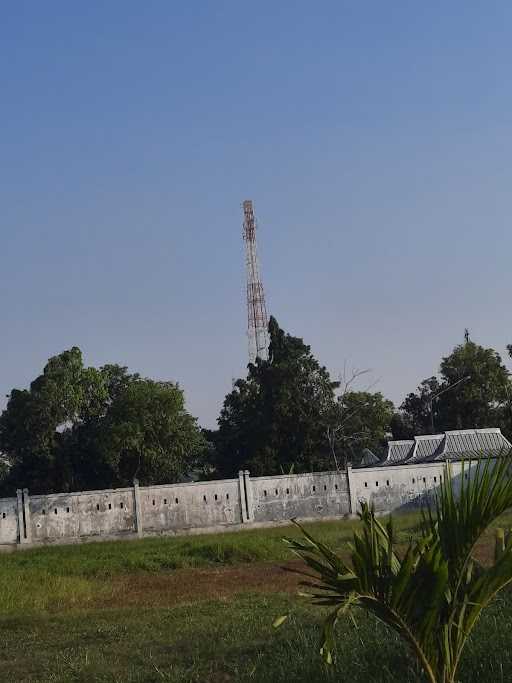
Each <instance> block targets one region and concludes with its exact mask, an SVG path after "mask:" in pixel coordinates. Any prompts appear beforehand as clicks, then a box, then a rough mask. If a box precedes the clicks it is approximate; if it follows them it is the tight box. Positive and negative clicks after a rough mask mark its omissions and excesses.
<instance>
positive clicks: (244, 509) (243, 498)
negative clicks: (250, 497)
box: [238, 470, 249, 524]
mask: <svg viewBox="0 0 512 683" xmlns="http://www.w3.org/2000/svg"><path fill="white" fill-rule="evenodd" d="M238 493H239V496H240V510H241V512H242V524H245V523H246V522H248V521H249V519H248V517H247V498H246V496H245V481H244V472H243V470H239V471H238Z"/></svg>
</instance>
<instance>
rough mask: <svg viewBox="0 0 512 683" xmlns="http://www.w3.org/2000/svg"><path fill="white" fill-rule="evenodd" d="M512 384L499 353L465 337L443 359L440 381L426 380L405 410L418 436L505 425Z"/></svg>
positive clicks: (404, 406)
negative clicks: (449, 430)
mask: <svg viewBox="0 0 512 683" xmlns="http://www.w3.org/2000/svg"><path fill="white" fill-rule="evenodd" d="M510 394H511V383H510V376H509V372H508V370H507V368H506V367H505V365H504V364H503V362H502V360H501V357H500V355H499V353H497V352H496V351H495V350H494V349H491V348H484V347H483V346H480V345H479V344H476V343H475V342H473V341H471V340H470V339H469V335H468V334H466V335H465V341H464V343H463V344H460V345H458V346H456V347H455V348H454V349H453V351H452V353H451V354H450V355H449V356H446V357H445V358H443V359H442V361H441V365H440V368H439V379H438V378H437V377H431V378H429V379H427V380H424V381H423V382H422V383H421V384H420V386H419V387H418V391H417V392H416V393H411V394H409V395H408V396H407V398H406V399H405V401H404V403H403V404H402V406H401V409H402V410H403V411H404V412H405V414H406V415H407V416H408V418H409V420H410V422H411V424H412V426H413V430H414V432H415V433H416V434H425V433H428V432H431V431H432V428H433V427H434V431H437V432H438V431H443V430H446V429H464V428H481V427H490V426H501V425H502V424H503V419H504V414H505V413H506V410H507V406H510Z"/></svg>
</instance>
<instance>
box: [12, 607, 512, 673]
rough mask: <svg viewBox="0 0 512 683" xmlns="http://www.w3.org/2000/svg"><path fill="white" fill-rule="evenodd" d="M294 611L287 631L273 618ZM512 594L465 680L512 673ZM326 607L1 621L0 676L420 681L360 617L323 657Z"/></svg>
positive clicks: (391, 641)
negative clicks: (331, 654) (326, 660)
mask: <svg viewBox="0 0 512 683" xmlns="http://www.w3.org/2000/svg"><path fill="white" fill-rule="evenodd" d="M291 608H293V609H294V617H293V619H292V620H291V622H290V623H289V624H288V625H287V626H284V627H282V628H281V629H280V630H278V631H274V630H273V629H272V628H271V622H272V620H273V618H274V617H275V616H276V615H278V614H281V613H282V612H283V611H287V610H289V609H291ZM511 614H512V596H511V595H510V594H509V595H507V596H506V597H505V598H504V599H502V600H501V601H500V602H499V603H497V604H496V605H495V606H494V607H493V608H491V609H490V610H489V611H488V613H487V614H486V616H485V618H484V619H483V620H482V621H481V623H480V624H479V627H478V628H477V630H476V631H475V634H474V637H473V639H472V642H471V643H470V646H469V647H468V649H467V653H466V657H465V659H464V662H463V666H462V671H461V681H475V682H476V681H478V683H505V681H510V680H512V653H511V652H510V648H509V645H510V631H509V624H510V616H511ZM319 616H320V615H319V614H318V613H317V612H316V611H315V612H313V611H312V610H311V608H309V607H306V606H305V605H303V604H300V603H298V601H297V600H296V599H295V598H294V597H292V596H287V595H280V594H276V595H245V596H243V597H242V598H240V599H238V600H237V601H236V602H233V603H228V602H220V601H213V602H207V603H198V604H197V605H196V606H193V607H192V606H180V607H177V608H175V609H171V610H166V609H152V610H112V611H106V610H103V611H101V610H97V611H93V612H90V611H89V612H81V611H76V612H73V613H71V614H60V615H52V616H48V615H40V616H38V617H35V618H31V619H26V618H21V617H15V618H5V619H3V620H2V622H1V626H0V627H1V635H2V638H1V646H0V680H2V681H19V682H22V681H24V682H29V681H30V682H31V683H35V682H36V681H38V682H39V681H41V682H43V681H44V682H46V681H52V682H54V683H68V682H70V683H71V682H79V681H84V682H85V681H103V682H105V683H106V682H107V681H108V682H112V683H114V682H119V683H121V682H125V681H126V682H135V681H137V682H142V681H144V682H150V681H155V682H156V681H174V682H176V683H185V682H186V683H199V682H201V683H203V682H205V681H211V682H212V683H214V682H215V683H220V682H224V683H227V682H228V681H233V682H234V681H247V682H248V683H249V682H255V683H258V682H261V683H269V682H271V681H275V682H276V683H286V682H289V681H296V682H298V683H301V682H302V683H317V682H318V683H319V682H327V681H350V682H351V683H368V682H369V681H371V682H376V681H378V682H382V683H393V682H394V681H397V680H400V681H404V682H410V683H412V682H413V681H419V680H420V679H418V678H417V675H416V672H415V668H414V664H413V662H412V661H411V659H410V658H409V656H408V655H407V653H406V652H404V650H403V648H402V646H401V644H400V643H399V642H398V641H397V639H396V637H395V636H394V634H393V633H391V632H389V631H387V630H386V629H385V628H384V627H382V626H381V625H380V624H378V623H376V622H375V621H372V620H370V619H369V618H367V617H365V616H364V615H361V617H360V619H358V629H357V630H356V629H354V628H353V626H352V625H351V624H349V622H342V623H341V624H340V627H339V629H338V655H337V661H336V665H335V666H334V667H333V668H332V669H327V668H326V667H325V665H323V664H322V662H321V660H320V657H319V655H318V632H319Z"/></svg>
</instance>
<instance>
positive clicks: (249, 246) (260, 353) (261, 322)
mask: <svg viewBox="0 0 512 683" xmlns="http://www.w3.org/2000/svg"><path fill="white" fill-rule="evenodd" d="M243 209H244V225H243V236H244V242H245V260H246V270H247V336H248V338H249V360H250V362H251V363H254V362H255V360H256V358H261V359H262V360H266V359H267V357H268V317H267V308H266V306H265V293H264V291H263V284H262V282H261V278H260V268H259V262H258V251H257V249H256V220H255V218H254V211H253V208H252V201H251V200H250V199H246V200H245V201H244V203H243Z"/></svg>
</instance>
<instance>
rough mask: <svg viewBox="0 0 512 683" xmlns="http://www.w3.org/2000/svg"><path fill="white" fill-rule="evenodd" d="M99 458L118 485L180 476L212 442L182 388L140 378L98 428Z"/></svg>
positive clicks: (110, 409)
mask: <svg viewBox="0 0 512 683" xmlns="http://www.w3.org/2000/svg"><path fill="white" fill-rule="evenodd" d="M95 440H96V448H97V452H98V454H99V458H98V459H99V461H100V462H101V463H104V464H105V466H107V467H108V468H109V469H110V472H111V478H112V480H113V481H114V483H115V484H116V485H121V486H122V485H125V486H126V485H130V484H131V482H132V481H133V479H134V477H137V478H138V479H139V480H140V481H141V483H143V484H146V485H148V484H163V483H172V482H175V481H178V480H179V479H180V478H181V477H183V475H185V474H186V473H187V472H188V471H189V470H190V469H192V468H194V467H197V466H198V465H199V464H200V462H201V455H202V454H203V452H204V451H205V449H206V447H207V443H206V440H205V438H204V437H203V435H202V433H201V431H200V429H199V428H198V426H197V422H196V419H195V418H193V417H192V416H191V415H190V414H189V413H188V412H187V411H186V409H185V399H184V396H183V391H182V390H181V389H180V388H179V387H178V386H177V385H176V384H173V383H172V382H155V381H153V380H149V379H138V380H136V381H134V382H131V383H130V384H128V385H127V386H126V387H125V388H124V389H123V390H122V391H121V392H120V394H119V396H118V397H117V398H116V400H115V401H114V402H113V403H112V406H111V407H110V408H109V410H108V412H107V414H106V416H105V418H104V419H103V420H102V422H101V426H100V428H99V430H98V432H97V434H96V438H95Z"/></svg>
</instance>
